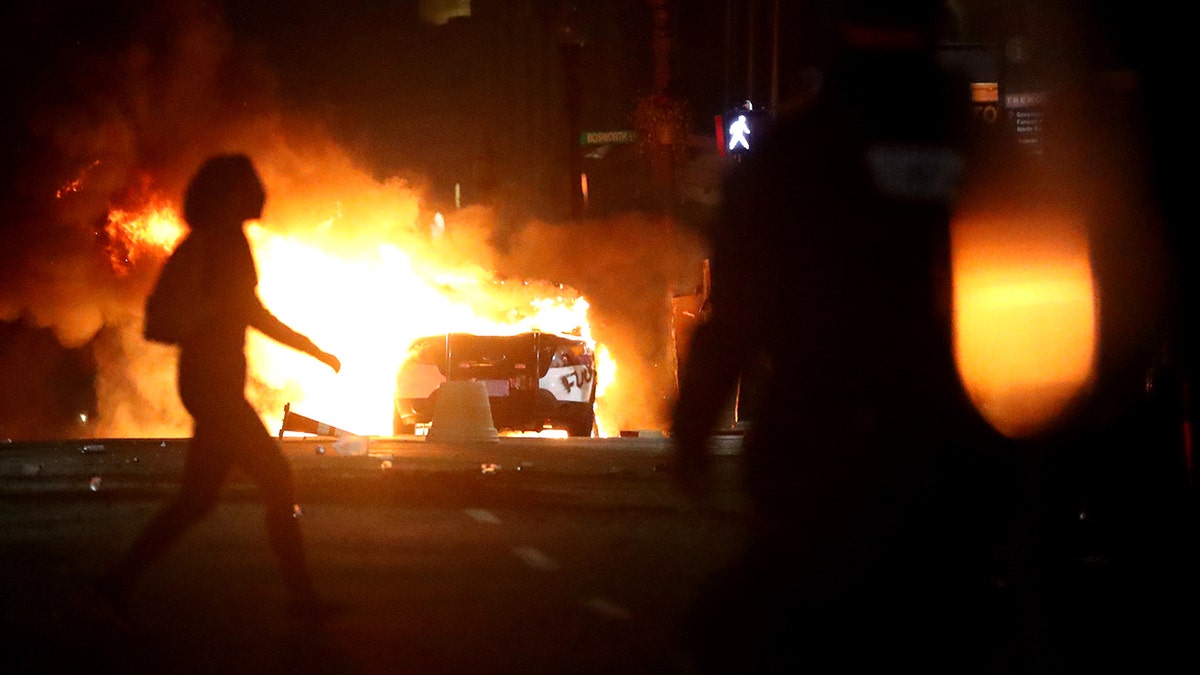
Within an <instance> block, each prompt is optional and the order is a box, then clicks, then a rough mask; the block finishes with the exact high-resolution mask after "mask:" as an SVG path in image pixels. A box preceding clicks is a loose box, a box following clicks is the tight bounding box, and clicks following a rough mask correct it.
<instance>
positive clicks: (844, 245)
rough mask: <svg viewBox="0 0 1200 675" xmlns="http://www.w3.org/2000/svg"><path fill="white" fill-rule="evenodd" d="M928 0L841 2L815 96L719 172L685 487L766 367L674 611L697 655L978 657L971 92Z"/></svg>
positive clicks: (978, 439)
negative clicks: (723, 544)
mask: <svg viewBox="0 0 1200 675" xmlns="http://www.w3.org/2000/svg"><path fill="white" fill-rule="evenodd" d="M941 9H942V8H941V6H940V3H937V2H932V1H930V2H897V3H888V2H875V3H871V2H852V3H850V10H849V11H848V14H847V15H846V17H845V18H844V20H843V21H841V22H839V23H838V25H837V30H838V31H839V33H838V36H837V37H838V40H837V43H838V49H837V53H836V55H835V57H834V58H833V59H832V60H831V65H830V67H829V68H827V69H826V70H825V72H824V74H823V83H822V85H821V89H820V91H819V92H817V93H816V95H815V97H814V98H813V99H812V100H811V102H810V103H808V104H807V105H806V106H804V107H803V108H802V109H800V110H798V111H795V112H793V113H789V114H787V115H781V116H779V117H777V119H776V120H775V124H774V127H773V130H772V131H771V135H770V137H769V138H767V139H763V138H759V139H758V141H757V143H758V145H757V149H758V151H759V152H757V153H748V154H747V155H745V157H744V159H743V161H742V162H741V164H740V165H739V166H738V167H737V169H736V170H735V171H733V172H732V173H731V174H730V176H729V178H728V182H727V184H726V186H725V191H724V195H723V206H722V211H721V215H720V217H719V221H718V223H717V224H716V227H715V230H714V233H713V235H712V236H713V239H712V250H713V254H712V261H711V265H712V291H711V297H710V299H711V315H710V318H709V319H708V320H707V321H706V322H705V323H703V324H701V325H700V326H699V327H698V328H697V330H696V333H695V334H694V336H693V342H692V345H691V348H690V351H689V355H688V356H687V358H686V360H685V362H684V364H683V366H684V370H683V373H682V377H681V384H680V387H681V389H680V396H679V399H678V402H677V404H676V408H675V411H674V426H673V430H672V438H673V439H674V443H675V444H676V471H677V477H678V479H679V480H680V481H681V484H682V487H683V488H684V489H685V490H687V491H688V492H690V493H692V494H694V495H697V496H702V495H703V494H704V491H705V488H706V485H707V483H706V480H707V478H708V472H709V463H710V461H711V460H710V456H709V454H708V449H707V442H708V438H709V436H710V434H711V433H712V432H713V431H714V429H715V427H716V425H717V422H718V418H719V416H720V415H719V411H720V410H721V409H722V408H723V406H725V405H727V403H728V401H729V400H730V398H731V396H732V394H733V392H734V390H735V388H736V386H737V382H738V379H739V376H740V375H741V374H742V373H743V372H744V371H745V369H747V368H748V367H750V366H751V365H752V364H757V363H765V364H766V374H765V376H764V377H765V378H766V379H765V384H764V385H763V386H762V389H761V398H760V399H759V400H757V401H756V406H755V410H756V414H755V416H754V418H753V419H752V420H751V422H750V426H749V430H748V431H747V433H746V436H745V443H744V452H745V462H746V464H745V473H746V480H747V483H748V489H749V491H750V494H751V497H752V500H753V507H754V512H753V518H752V523H751V531H750V532H749V541H748V545H747V548H746V550H745V553H744V555H743V556H742V557H741V558H740V559H739V560H738V562H737V563H736V564H735V565H734V566H733V567H732V568H731V569H730V570H728V572H727V573H725V574H724V575H722V576H720V577H719V578H717V579H714V580H712V584H711V588H707V589H705V591H704V592H703V593H702V594H701V597H700V598H699V601H698V603H697V607H696V609H695V612H694V613H693V614H692V615H691V616H690V617H689V619H688V622H687V625H686V626H685V641H686V642H687V644H686V645H685V646H686V648H688V649H689V650H690V653H691V657H692V658H693V659H694V664H695V665H696V666H697V667H698V668H699V669H700V670H702V671H704V672H709V671H711V672H725V673H730V672H831V671H837V672H876V671H874V670H868V668H872V669H874V668H877V667H879V666H886V667H887V670H888V671H895V670H906V669H909V668H911V669H913V670H912V672H920V673H930V672H954V673H968V672H969V673H977V672H986V670H987V668H988V667H991V665H990V663H989V660H990V659H991V656H990V654H989V651H990V650H991V649H992V648H993V647H994V644H990V643H995V642H998V641H999V639H1000V638H998V637H997V636H996V633H995V632H994V631H995V628H994V625H993V624H994V622H997V621H999V620H1000V617H1001V616H1003V613H1001V612H999V611H997V608H996V606H995V604H994V603H995V599H994V593H995V588H994V585H993V584H992V582H991V578H990V576H991V574H992V568H993V564H994V562H995V560H994V558H995V556H996V553H995V551H994V550H993V548H994V541H995V536H996V530H997V528H998V526H999V525H998V524H999V523H1001V522H1002V520H1001V518H1003V517H1004V514H1005V512H1006V511H1007V509H1008V501H1007V500H1008V499H1009V496H1008V495H1007V483H1006V478H1005V476H1008V475H1010V472H1008V471H1006V470H1005V468H1004V465H1003V463H1002V462H1000V461H999V460H1000V459H1003V458H1004V454H1003V453H1002V452H1001V451H1002V449H1003V447H1002V446H1003V444H1002V443H1001V439H1000V438H999V437H998V436H997V435H996V434H995V433H994V432H993V431H992V430H991V428H990V427H989V426H988V425H987V424H986V422H985V421H984V420H983V419H982V418H981V417H980V416H979V415H978V414H977V412H976V410H975V409H974V407H973V406H972V404H971V403H970V401H969V399H968V398H967V396H966V395H965V393H964V392H963V390H962V388H961V384H960V381H959V377H958V372H957V368H956V365H955V361H954V352H953V348H952V325H951V280H950V251H949V215H950V210H951V208H952V206H953V203H954V196H955V190H956V187H957V185H958V183H959V177H960V174H961V173H962V172H963V170H964V169H965V166H966V158H965V152H964V151H965V149H966V139H967V124H968V123H969V121H968V116H969V91H968V86H967V83H966V82H965V81H960V80H958V79H956V78H954V77H951V76H950V75H947V74H946V73H945V72H943V71H942V70H940V69H939V67H938V66H937V63H936V53H935V49H936V44H937V39H938V37H939V35H938V31H939V30H940V28H939V26H940V21H941V17H942V14H941ZM882 102H892V103H894V104H884V103H882Z"/></svg>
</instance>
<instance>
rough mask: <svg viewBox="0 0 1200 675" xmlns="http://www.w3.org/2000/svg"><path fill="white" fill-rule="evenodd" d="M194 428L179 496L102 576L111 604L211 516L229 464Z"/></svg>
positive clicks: (123, 596) (201, 432)
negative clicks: (192, 529) (203, 520)
mask: <svg viewBox="0 0 1200 675" xmlns="http://www.w3.org/2000/svg"><path fill="white" fill-rule="evenodd" d="M208 436H209V435H208V434H206V433H204V432H203V431H202V430H201V429H200V426H199V425H198V426H197V433H196V434H195V435H194V437H193V438H192V440H191V441H189V443H188V449H187V456H186V458H185V459H184V465H183V477H182V483H181V486H180V490H179V494H177V495H176V496H175V497H174V498H173V499H172V500H171V502H170V503H168V504H167V506H166V507H164V508H163V509H162V510H160V511H159V512H158V513H157V514H155V516H154V517H153V518H152V519H151V520H150V522H149V523H148V524H147V525H146V526H145V527H144V528H143V529H142V531H141V532H140V533H139V534H138V536H137V539H135V540H134V543H133V545H132V546H131V547H130V548H129V550H128V551H127V552H126V554H125V555H124V557H122V558H121V560H120V561H119V562H118V563H117V565H116V566H115V567H113V568H112V570H111V571H110V572H109V573H108V574H107V575H105V577H104V578H103V580H102V582H101V585H102V586H103V591H104V592H105V593H106V594H107V595H108V596H109V597H110V599H112V600H113V601H114V602H123V601H124V599H125V597H126V596H127V595H128V593H129V592H130V590H131V589H132V587H133V585H134V584H135V583H136V582H137V580H138V579H139V578H140V577H141V575H142V573H143V572H144V571H145V569H146V568H147V567H148V566H149V565H150V564H151V563H152V562H154V561H155V560H156V559H158V558H159V557H160V556H161V555H162V554H163V553H165V552H166V551H167V550H168V549H169V548H171V546H172V545H174V544H175V542H176V541H178V540H179V538H180V537H181V536H183V534H184V533H185V532H186V531H187V530H188V529H189V528H190V527H191V526H192V525H194V524H195V523H196V522H198V521H199V520H201V519H203V518H204V517H205V516H207V515H208V514H209V513H211V512H212V510H213V508H214V507H215V506H216V504H217V501H218V498H219V496H220V490H221V485H222V484H223V483H224V481H225V477H226V475H227V474H228V472H229V462H228V459H227V458H226V457H225V456H224V454H223V453H220V452H217V451H216V450H217V448H215V447H213V445H212V443H210V442H209V441H208Z"/></svg>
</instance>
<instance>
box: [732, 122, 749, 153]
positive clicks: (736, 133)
mask: <svg viewBox="0 0 1200 675" xmlns="http://www.w3.org/2000/svg"><path fill="white" fill-rule="evenodd" d="M749 134H750V125H749V124H746V116H745V115H738V118H737V119H736V120H734V122H733V124H730V125H729V137H730V138H729V149H730V150H733V149H734V148H735V147H737V146H739V145H740V146H742V147H743V148H744V149H746V150H749V149H750V142H749V141H747V140H746V136H747V135H749Z"/></svg>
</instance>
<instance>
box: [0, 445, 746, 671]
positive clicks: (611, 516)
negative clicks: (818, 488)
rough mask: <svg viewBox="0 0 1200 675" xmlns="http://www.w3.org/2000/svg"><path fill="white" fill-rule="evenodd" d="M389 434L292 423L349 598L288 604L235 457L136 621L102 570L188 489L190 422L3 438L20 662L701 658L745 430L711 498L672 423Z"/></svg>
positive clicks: (549, 666)
mask: <svg viewBox="0 0 1200 675" xmlns="http://www.w3.org/2000/svg"><path fill="white" fill-rule="evenodd" d="M370 441H371V442H370V446H369V447H368V448H367V452H368V454H365V455H341V454H339V453H338V451H337V448H336V447H335V445H334V443H333V441H332V439H319V438H314V439H286V440H285V441H284V447H285V451H286V453H287V454H288V456H289V458H290V459H291V460H292V464H293V467H294V469H295V473H296V477H297V482H298V491H299V499H300V508H301V515H300V517H301V518H302V520H303V529H304V534H305V537H306V546H307V550H308V553H309V556H310V560H311V563H312V566H313V569H314V573H315V575H316V576H317V579H318V583H319V585H320V587H321V589H322V590H323V591H324V593H325V594H326V595H327V596H328V597H329V598H331V599H333V600H335V601H336V602H337V603H338V604H339V605H340V610H339V611H338V612H337V613H335V614H334V616H333V617H331V618H330V619H328V620H326V621H323V622H310V621H301V620H297V619H294V618H289V617H287V616H286V614H285V612H284V596H283V589H282V586H281V583H280V581H279V578H278V574H277V572H276V569H275V567H274V562H273V559H272V558H271V557H270V554H269V551H268V549H267V544H266V534H265V532H264V529H263V526H262V518H261V509H260V507H259V505H258V503H257V501H256V494H255V491H254V488H253V486H252V485H251V484H249V483H248V482H246V481H245V480H244V479H243V478H242V477H240V476H235V478H234V480H232V481H231V482H230V484H229V485H228V486H227V488H226V490H225V493H224V495H223V500H222V502H221V504H220V506H219V507H218V509H217V511H216V513H214V514H213V516H212V517H210V518H209V519H208V520H206V521H204V522H203V523H202V524H201V525H200V526H198V527H197V528H196V529H195V530H193V531H192V532H190V533H189V534H188V535H187V536H186V537H185V539H184V540H183V541H182V542H181V543H180V545H179V546H178V547H177V548H176V549H174V550H173V551H171V553H170V554H169V555H168V556H167V557H166V558H165V559H163V560H162V561H160V562H159V563H158V564H157V565H156V566H155V567H154V568H152V570H151V573H150V574H149V575H148V577H147V578H146V579H145V581H144V583H143V584H142V585H141V586H139V588H138V590H137V593H136V595H135V597H134V599H133V605H132V607H131V618H132V622H131V623H130V624H128V625H123V624H121V623H119V622H115V621H113V619H112V617H111V616H109V614H108V613H107V612H106V610H105V606H104V605H103V603H100V602H98V601H97V599H96V596H95V595H94V594H93V593H92V592H91V590H90V587H89V582H90V580H91V579H92V578H94V577H95V576H96V575H98V574H99V573H100V572H101V571H102V570H103V569H104V568H105V567H106V566H107V565H108V564H110V563H111V562H112V561H113V560H114V559H115V557H116V556H117V555H119V554H120V553H121V551H122V550H123V549H124V548H125V547H126V546H127V545H128V544H129V543H130V542H131V540H132V538H133V537H134V535H135V534H136V532H137V530H138V529H139V527H140V526H141V525H142V524H143V523H144V522H145V521H146V520H147V519H148V518H149V517H150V515H151V514H152V513H153V512H154V510H155V509H156V508H158V507H159V506H160V505H161V504H162V503H163V502H164V501H165V500H166V499H168V498H169V497H170V496H171V495H172V494H174V491H175V490H176V489H177V480H178V472H179V470H180V468H181V466H182V455H183V442H182V441H179V440H167V441H160V440H121V439H105V440H94V441H66V442H52V443H50V442H48V443H9V444H6V445H4V446H0V574H2V577H3V581H2V582H0V588H2V589H3V592H4V597H3V605H2V609H3V624H2V625H0V630H2V632H3V644H4V652H5V654H6V656H5V657H4V661H6V662H7V663H8V664H15V667H16V669H15V670H10V671H8V672H19V673H39V672H45V673H50V672H54V673H58V672H71V673H89V672H90V673H95V672H122V673H175V672H178V673H184V672H186V673H268V672H269V673H275V672H280V673H284V672H287V673H418V672H419V673H435V672H437V673H443V672H446V673H508V672H520V673H537V672H550V673H588V672H594V673H618V672H619V673H634V672H647V673H648V672H657V673H664V672H665V673H670V672H689V670H690V669H691V665H690V664H688V663H687V662H686V661H685V660H683V658H682V657H681V655H680V651H679V649H678V644H677V629H678V626H679V621H680V619H681V617H682V615H683V613H684V612H686V610H687V607H688V603H689V602H690V600H691V597H692V595H693V592H694V590H695V588H696V586H697V584H698V583H700V582H701V581H702V579H703V578H704V577H705V576H707V574H708V573H709V572H711V571H712V570H714V569H716V568H717V567H718V566H719V565H720V564H721V563H722V562H723V561H724V560H726V559H727V557H728V556H729V555H730V554H731V553H732V552H733V551H734V550H735V549H736V547H737V543H738V541H739V540H738V537H739V533H740V531H741V529H740V525H741V518H742V516H743V514H744V504H743V498H742V493H741V489H740V483H739V478H738V472H737V466H738V464H737V460H738V458H737V456H736V452H737V445H738V442H739V441H738V439H737V438H736V437H730V438H727V439H722V440H720V441H719V443H720V444H721V445H720V448H721V450H722V452H723V455H722V458H721V459H720V460H719V461H718V467H719V472H718V475H719V476H720V482H719V490H718V492H717V499H716V500H715V502H714V504H713V506H712V508H711V509H707V510H704V511H698V510H697V509H696V508H695V507H694V506H692V505H691V504H689V503H687V502H686V501H685V500H683V499H682V497H681V496H680V495H679V494H678V493H677V492H676V491H675V489H674V487H673V486H672V485H671V483H670V478H669V473H668V472H667V471H665V470H664V469H665V462H666V461H667V456H666V446H665V442H664V440H663V439H661V438H617V439H575V440H565V439H529V438H501V439H500V440H499V441H497V442H491V443H466V444H458V445H446V444H435V443H431V442H426V441H425V440H423V439H421V438H417V437H409V438H401V439H380V438H374V439H370ZM89 446H103V448H102V449H101V448H99V447H89Z"/></svg>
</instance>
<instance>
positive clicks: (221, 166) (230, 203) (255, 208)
mask: <svg viewBox="0 0 1200 675" xmlns="http://www.w3.org/2000/svg"><path fill="white" fill-rule="evenodd" d="M265 201H266V193H265V192H264V190H263V185H262V180H261V179H259V176H258V172H257V171H256V170H255V169H254V164H253V163H252V162H251V161H250V158H249V157H247V156H246V155H242V154H231V155H216V156H213V157H210V158H209V159H207V160H206V161H205V162H204V164H203V165H202V166H201V167H200V169H199V171H197V172H196V175H195V176H193V177H192V180H191V182H190V183H188V187H187V192H186V194H185V195H184V200H183V217H184V220H186V221H187V223H188V226H189V227H191V228H192V229H194V230H212V229H224V228H231V227H238V228H240V227H241V226H242V223H243V222H245V221H246V220H250V219H254V218H259V217H261V216H262V207H263V203H264V202H265Z"/></svg>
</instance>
